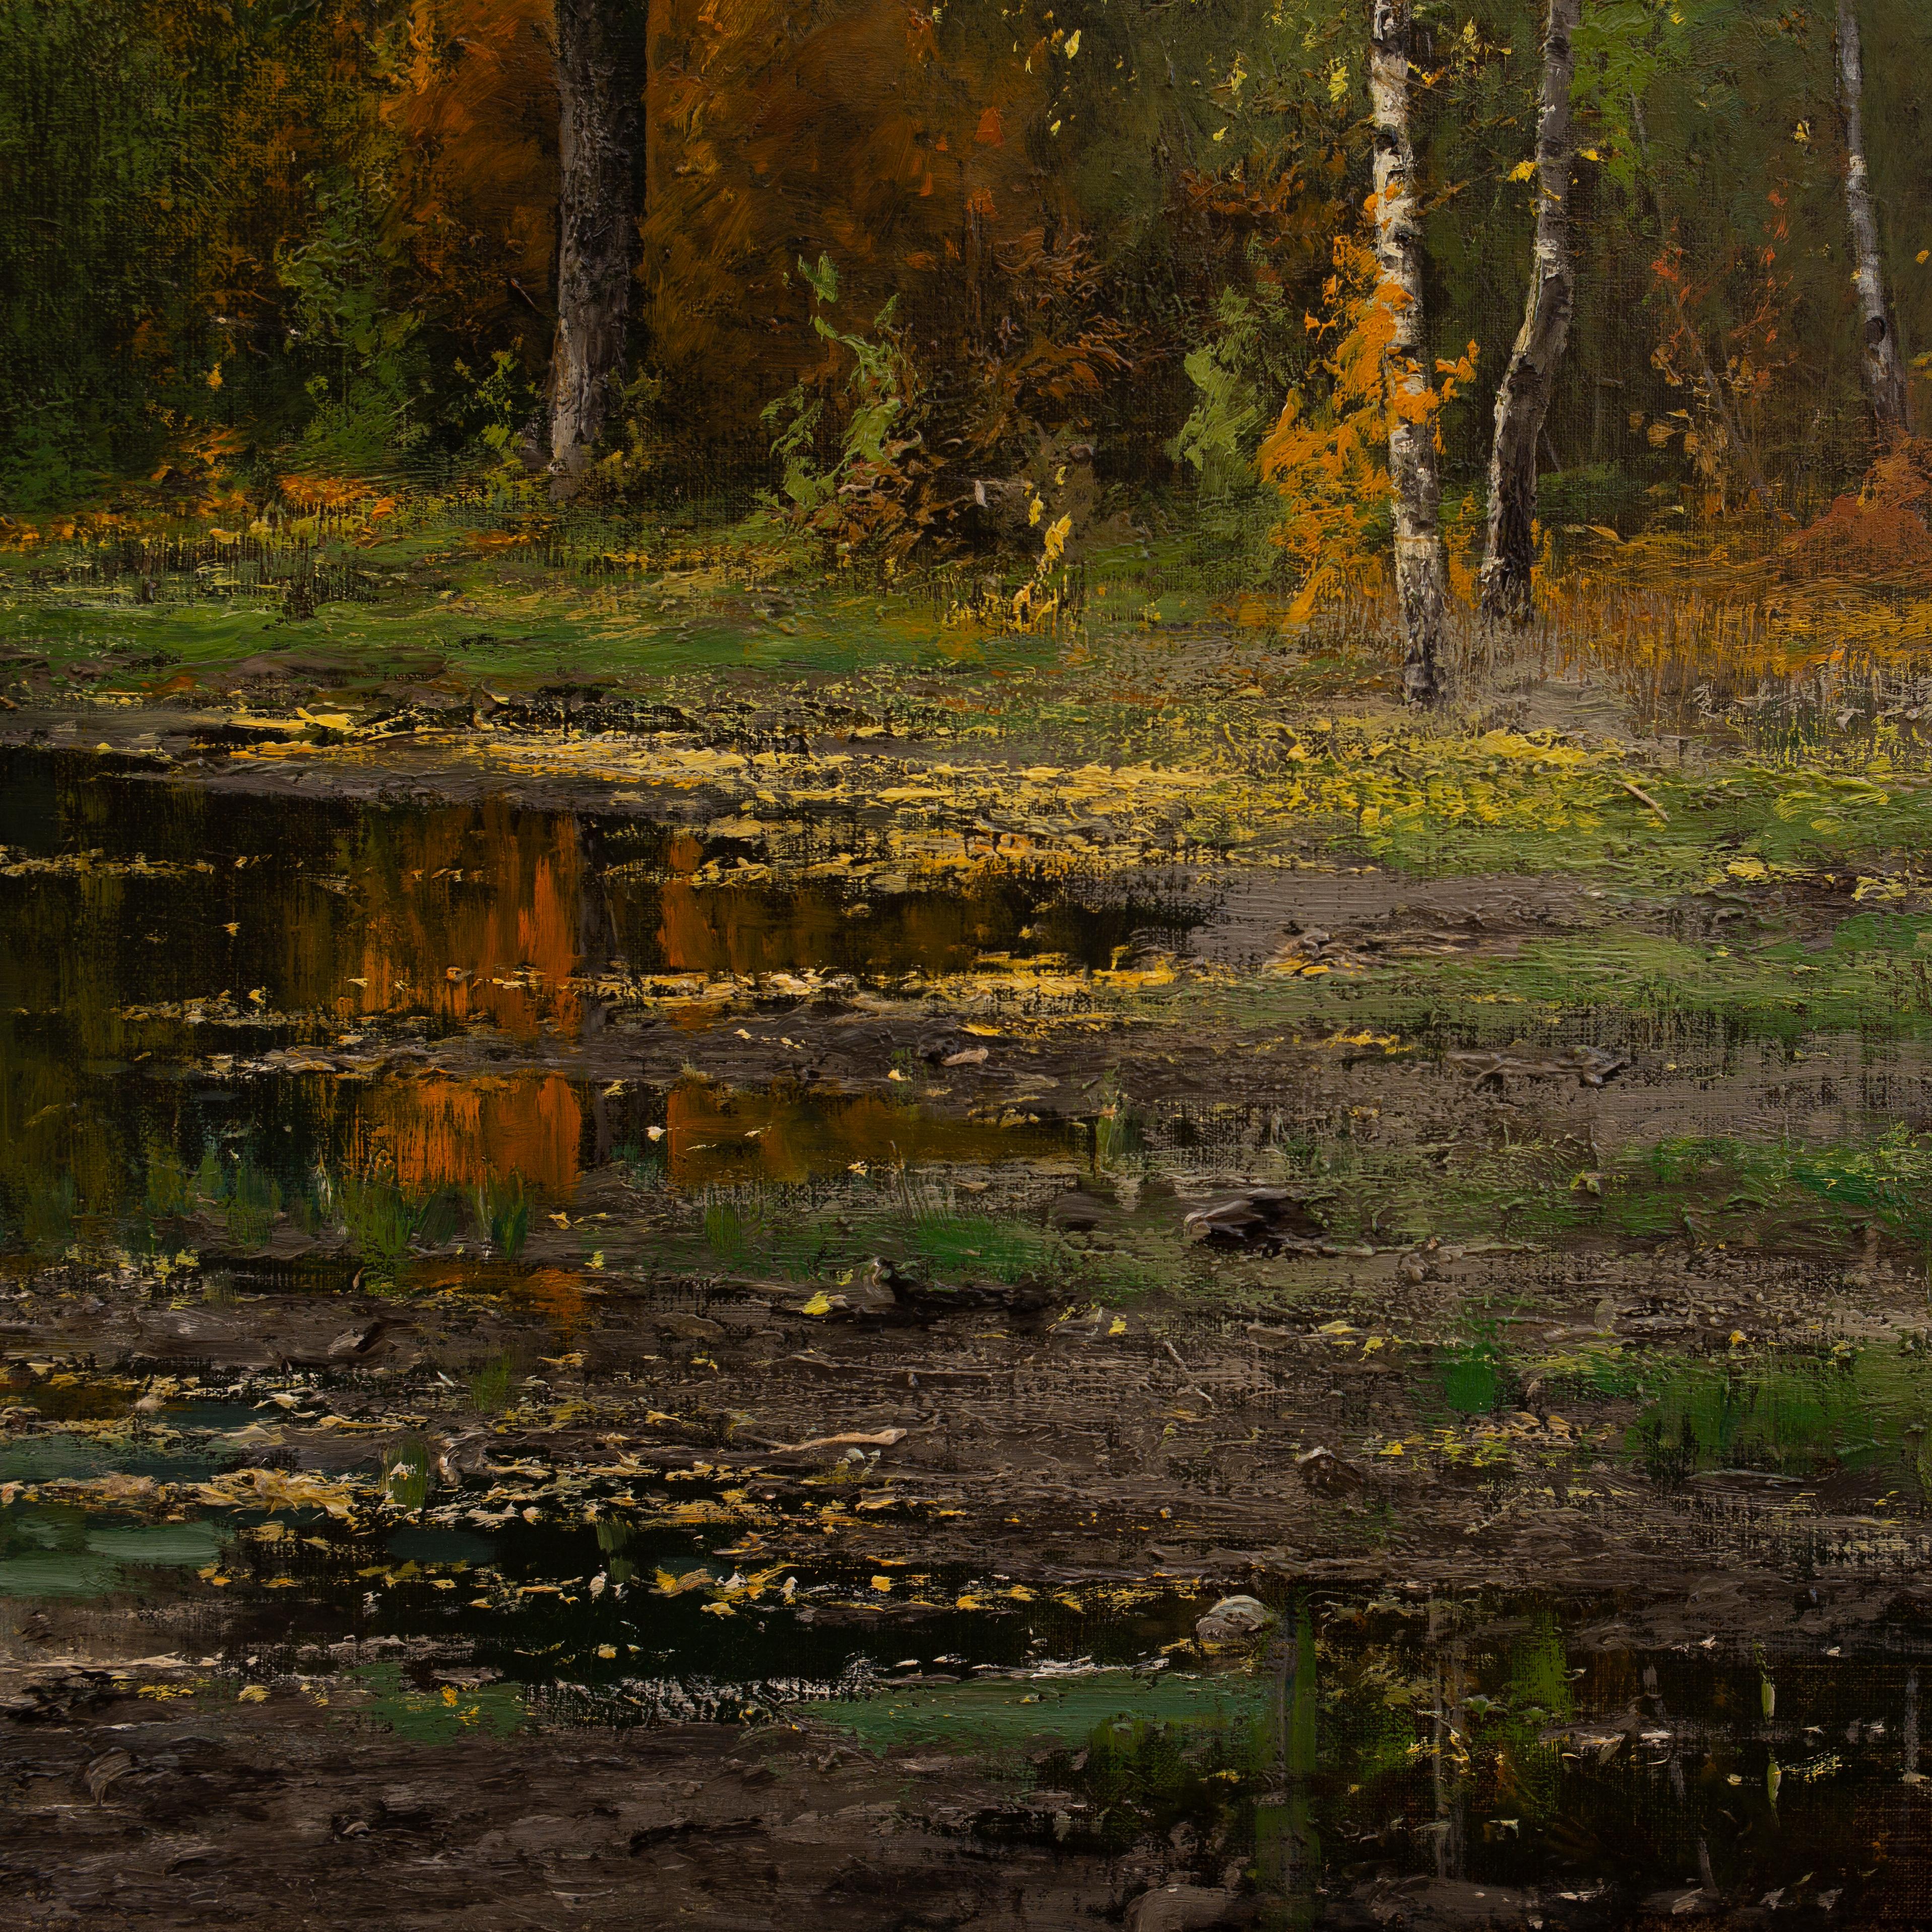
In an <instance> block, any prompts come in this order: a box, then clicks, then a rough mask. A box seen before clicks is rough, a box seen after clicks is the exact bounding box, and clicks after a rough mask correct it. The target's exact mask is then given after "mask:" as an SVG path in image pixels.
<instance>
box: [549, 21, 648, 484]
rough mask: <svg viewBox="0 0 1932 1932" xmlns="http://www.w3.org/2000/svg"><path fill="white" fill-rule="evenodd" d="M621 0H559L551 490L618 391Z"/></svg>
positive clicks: (627, 94)
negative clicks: (557, 180) (557, 173)
mask: <svg viewBox="0 0 1932 1932" xmlns="http://www.w3.org/2000/svg"><path fill="white" fill-rule="evenodd" d="M623 10H624V0H556V95H557V107H558V122H557V128H558V133H557V158H558V163H559V170H560V173H561V176H562V181H561V186H560V188H559V193H558V205H557V251H556V344H555V346H554V347H553V349H552V350H551V353H550V474H551V477H552V479H553V481H552V484H551V491H552V493H553V495H555V496H568V495H569V494H570V493H571V491H572V490H574V488H575V487H576V486H577V481H578V480H579V478H580V477H581V475H582V474H583V466H584V464H585V462H586V460H587V459H588V458H589V454H590V452H591V449H592V447H593V446H595V443H596V441H597V439H598V437H599V436H601V434H603V431H604V425H605V423H606V422H607V421H608V420H609V419H610V416H611V414H612V413H613V410H614V407H615V405H616V400H617V397H618V395H619V392H620V391H621V389H622V385H623V379H624V332H625V323H626V322H627V321H628V319H629V315H630V307H631V241H632V237H633V234H634V230H635V227H636V222H635V220H634V210H633V208H632V207H631V180H632V175H631V138H632V130H633V128H634V124H635V121H636V107H635V101H634V98H633V96H634V89H633V87H632V86H631V80H630V77H629V75H628V73H627V72H626V68H627V66H628V62H627V61H626V59H625V51H626V37H625V31H624V22H623V20H622V17H621V16H622V13H623Z"/></svg>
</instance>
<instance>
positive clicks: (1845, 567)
mask: <svg viewBox="0 0 1932 1932" xmlns="http://www.w3.org/2000/svg"><path fill="white" fill-rule="evenodd" d="M1928 525H1932V440H1927V439H1926V438H1924V437H1911V438H1909V439H1908V440H1905V441H1903V442H1901V443H1897V444H1896V445H1894V446H1893V447H1892V448H1891V449H1888V450H1887V451H1886V452H1885V454H1884V455H1882V456H1881V457H1880V458H1879V460H1877V462H1876V463H1873V466H1872V467H1871V471H1870V474H1869V475H1867V477H1866V478H1865V482H1864V488H1863V489H1862V490H1860V491H1859V493H1858V495H1857V496H1841V497H1839V498H1838V499H1837V500H1836V501H1835V502H1834V503H1833V504H1832V507H1831V508H1829V510H1827V511H1826V512H1825V514H1823V516H1822V517H1820V518H1819V519H1818V520H1817V522H1816V523H1814V524H1813V525H1812V526H1811V528H1810V529H1806V530H1802V531H1800V532H1799V533H1798V535H1796V536H1794V537H1792V538H1789V539H1788V540H1787V541H1786V543H1785V544H1784V547H1783V550H1782V553H1781V556H1782V559H1783V561H1784V563H1785V565H1786V567H1787V571H1789V572H1790V574H1793V575H1795V576H1797V577H1801V578H1802V577H1849V576H1859V577H1879V578H1894V577H1897V575H1898V574H1900V572H1901V571H1922V570H1924V568H1925V567H1926V566H1927V565H1928V564H1932V527H1928Z"/></svg>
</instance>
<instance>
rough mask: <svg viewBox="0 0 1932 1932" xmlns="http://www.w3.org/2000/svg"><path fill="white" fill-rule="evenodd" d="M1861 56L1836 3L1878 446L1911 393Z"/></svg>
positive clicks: (1898, 431) (1904, 414)
mask: <svg viewBox="0 0 1932 1932" xmlns="http://www.w3.org/2000/svg"><path fill="white" fill-rule="evenodd" d="M1864 91H1865V76H1864V51H1863V49H1862V48H1861V46H1860V45H1859V42H1858V9H1857V8H1856V7H1855V6H1854V5H1852V0H1838V94H1839V98H1840V101H1841V103H1842V104H1843V109H1844V115H1845V211H1846V214H1848V215H1849V217H1850V218H1851V228H1852V277H1853V279H1854V281H1855V282H1856V283H1857V284H1858V308H1859V310H1860V311H1861V314H1862V315H1863V317H1864V371H1865V388H1866V389H1867V392H1869V393H1870V397H1871V406H1872V415H1873V417H1874V418H1875V419H1876V422H1877V425H1878V433H1879V440H1881V441H1882V442H1886V443H1889V442H1890V441H1891V440H1892V439H1893V438H1894V437H1900V436H1903V435H1904V434H1905V433H1906V431H1907V430H1908V429H1909V428H1910V427H1911V422H1910V416H1909V412H1910V392H1909V390H1908V389H1907V388H1906V381H1905V365H1904V362H1903V359H1902V358H1901V357H1900V355H1899V353H1898V335H1897V331H1896V330H1894V329H1893V327H1892V326H1891V317H1890V315H1889V314H1888V312H1887V311H1886V308H1885V273H1884V270H1883V269H1882V267H1881V266H1879V252H1878V219H1877V217H1876V215H1874V214H1873V212H1872V199H1871V177H1870V171H1869V170H1868V169H1867V167H1866V166H1865V125H1864Z"/></svg>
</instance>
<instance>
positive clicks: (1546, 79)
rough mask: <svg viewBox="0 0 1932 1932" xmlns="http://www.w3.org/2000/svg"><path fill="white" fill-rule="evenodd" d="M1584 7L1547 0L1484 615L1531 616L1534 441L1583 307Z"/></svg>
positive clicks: (1495, 465) (1500, 398)
mask: <svg viewBox="0 0 1932 1932" xmlns="http://www.w3.org/2000/svg"><path fill="white" fill-rule="evenodd" d="M1582 13H1583V0H1550V22H1549V28H1548V31H1547V33H1546V34H1545V35H1544V42H1543V101H1542V107H1541V112H1540V113H1539V114H1538V117H1537V123H1536V251H1535V257H1534V260H1533V263H1532V267H1531V269H1530V276H1529V300H1528V302H1527V303H1526V305H1525V306H1524V309H1523V327H1522V328H1521V329H1520V330H1518V331H1517V338H1516V346H1515V347H1514V349H1513V350H1511V352H1510V359H1509V367H1508V369H1507V370H1505V371H1504V374H1503V380H1502V387H1501V388H1499V389H1498V390H1497V392H1496V440H1495V441H1494V443H1493V444H1492V445H1491V446H1490V529H1489V540H1488V543H1487V546H1486V547H1485V550H1484V561H1483V616H1484V618H1485V619H1487V620H1488V621H1489V622H1493V623H1494V622H1505V621H1507V622H1511V623H1522V622H1525V621H1526V619H1528V617H1529V612H1530V574H1531V570H1532V565H1534V563H1535V556H1536V544H1535V534H1534V532H1535V523H1536V446H1537V443H1538V440H1539V439H1540V438H1541V436H1542V434H1543V425H1544V421H1545V419H1547V416H1548V415H1549V413H1550V397H1551V395H1552V394H1553V392H1554V390H1555V389H1556V371H1557V367H1558V365H1559V364H1560V363H1561V362H1562V360H1563V351H1564V349H1565V346H1566V345H1567V344H1568V341H1569V340H1570V318H1571V314H1572V313H1573V312H1574V310H1575V308H1576V302H1577V275H1576V269H1575V266H1574V262H1573V260H1572V258H1571V252H1570V168H1571V161H1572V160H1573V158H1574V153H1575V148H1576V136H1575V132H1574V121H1572V118H1571V112H1570V90H1571V82H1572V80H1574V78H1575V75H1576V71H1577V55H1576V51H1575V49H1574V46H1572V44H1571V39H1572V36H1573V35H1574V34H1575V32H1576V31H1577V21H1578V20H1579V18H1580V17H1581V15H1582Z"/></svg>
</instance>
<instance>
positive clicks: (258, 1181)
mask: <svg viewBox="0 0 1932 1932" xmlns="http://www.w3.org/2000/svg"><path fill="white" fill-rule="evenodd" d="M281 1205H282V1190H281V1186H280V1184H278V1182H277V1181H276V1180H275V1176H274V1175H272V1174H269V1173H267V1172H264V1171H263V1169H260V1168H258V1167H257V1166H255V1165H254V1163H253V1162H252V1161H250V1160H248V1159H246V1158H244V1159H243V1160H242V1161H241V1162H239V1163H238V1164H237V1166H236V1170H235V1179H234V1182H233V1186H232V1187H230V1188H229V1193H228V1211H227V1214H226V1217H225V1219H226V1226H227V1230H228V1239H229V1244H231V1245H232V1246H233V1247H237V1248H242V1249H253V1248H259V1247H261V1246H262V1245H263V1244H264V1243H265V1242H266V1241H267V1240H268V1238H269V1230H270V1229H272V1227H273V1226H275V1217H276V1215H277V1214H278V1212H279V1211H280V1210H281Z"/></svg>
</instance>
